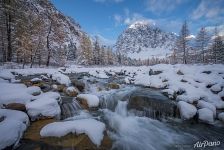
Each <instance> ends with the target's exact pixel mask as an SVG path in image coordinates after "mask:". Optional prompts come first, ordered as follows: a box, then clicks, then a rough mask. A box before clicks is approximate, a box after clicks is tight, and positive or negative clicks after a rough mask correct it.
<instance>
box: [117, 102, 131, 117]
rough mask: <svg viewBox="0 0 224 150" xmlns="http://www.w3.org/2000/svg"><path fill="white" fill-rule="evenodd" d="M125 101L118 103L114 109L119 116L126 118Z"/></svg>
mask: <svg viewBox="0 0 224 150" xmlns="http://www.w3.org/2000/svg"><path fill="white" fill-rule="evenodd" d="M127 104H128V103H127V101H118V104H117V106H116V108H115V112H116V113H117V114H119V115H120V116H123V117H125V116H127V115H128V111H127Z"/></svg>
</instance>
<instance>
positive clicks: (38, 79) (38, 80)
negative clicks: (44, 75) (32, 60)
mask: <svg viewBox="0 0 224 150" xmlns="http://www.w3.org/2000/svg"><path fill="white" fill-rule="evenodd" d="M30 81H31V82H32V83H33V84H37V83H40V82H41V81H42V79H40V78H33V79H31V80H30Z"/></svg>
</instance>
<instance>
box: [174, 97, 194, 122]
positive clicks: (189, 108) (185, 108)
mask: <svg viewBox="0 0 224 150" xmlns="http://www.w3.org/2000/svg"><path fill="white" fill-rule="evenodd" d="M177 106H178V108H179V110H180V116H181V118H182V119H183V120H188V119H191V118H193V117H194V116H195V115H196V113H197V109H196V107H195V106H194V105H192V104H189V103H187V102H184V101H179V102H178V103H177Z"/></svg>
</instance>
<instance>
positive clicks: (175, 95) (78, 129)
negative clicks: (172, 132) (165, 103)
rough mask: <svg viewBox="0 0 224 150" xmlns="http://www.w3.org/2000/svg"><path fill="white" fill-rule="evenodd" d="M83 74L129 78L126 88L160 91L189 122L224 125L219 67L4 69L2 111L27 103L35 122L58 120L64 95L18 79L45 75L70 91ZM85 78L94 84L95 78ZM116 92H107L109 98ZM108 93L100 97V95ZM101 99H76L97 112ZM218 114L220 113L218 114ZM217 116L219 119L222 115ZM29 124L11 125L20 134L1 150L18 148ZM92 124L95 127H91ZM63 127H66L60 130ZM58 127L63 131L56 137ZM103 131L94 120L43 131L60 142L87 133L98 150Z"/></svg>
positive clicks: (0, 73)
mask: <svg viewBox="0 0 224 150" xmlns="http://www.w3.org/2000/svg"><path fill="white" fill-rule="evenodd" d="M82 72H85V73H88V74H89V75H90V76H93V77H96V78H101V79H105V80H107V79H108V78H110V76H119V75H121V76H123V77H124V82H126V84H135V85H141V86H146V87H152V88H159V89H161V91H162V92H163V93H164V94H165V95H167V96H168V97H170V98H171V99H173V100H174V101H175V102H177V105H178V108H179V110H180V115H181V117H182V119H184V120H186V119H191V118H193V117H194V116H195V115H198V118H199V120H200V121H202V122H205V123H209V124H213V123H214V120H216V119H219V120H221V121H223V120H224V119H223V118H224V117H223V116H224V115H223V112H221V111H222V110H221V109H223V108H224V101H223V98H224V65H219V64H217V65H180V64H178V65H167V64H159V65H154V66H138V67H131V66H109V67H83V66H76V65H69V66H67V67H65V68H32V69H1V70H0V89H1V90H0V106H1V107H3V105H5V104H10V103H21V104H24V105H25V107H26V110H27V114H28V115H29V116H30V117H31V118H33V119H35V118H37V117H39V116H44V117H45V116H46V117H54V116H57V115H59V114H60V112H61V109H60V107H59V103H60V95H59V93H57V92H45V93H44V92H42V91H41V90H40V88H39V87H34V86H31V87H27V86H26V85H25V84H22V83H19V80H16V78H15V77H16V76H17V75H18V74H20V75H23V76H27V75H36V74H46V76H44V78H52V79H53V80H55V81H56V82H57V83H58V84H64V85H65V86H66V87H67V89H68V88H69V89H72V88H73V87H72V86H73V85H72V82H71V80H70V79H69V77H68V76H67V74H69V73H82ZM86 78H88V79H90V78H91V77H86ZM31 81H32V82H38V81H39V80H38V79H37V78H36V79H35V78H34V79H33V80H31ZM122 86H123V85H122ZM71 87H72V88H71ZM111 91H113V90H111ZM111 91H103V92H104V93H107V92H111ZM89 92H90V93H89ZM98 92H99V91H98ZM103 92H101V94H102V93H103ZM113 92H116V90H114V91H113ZM34 93H35V94H34ZM97 96H99V95H98V94H97V92H96V90H95V93H91V91H87V92H86V91H85V93H81V94H79V95H78V96H77V97H80V98H83V99H85V100H86V101H87V104H88V105H89V106H90V107H96V106H98V105H99V103H100V100H99V98H98V97H97ZM218 109H219V111H217V110H218ZM5 111H8V110H3V109H1V111H0V117H1V116H4V117H5V116H6V118H5V119H4V120H3V121H1V122H0V126H3V127H4V128H5V129H8V127H7V125H8V124H9V123H10V121H12V120H13V119H11V120H10V119H9V118H10V117H7V116H8V115H5V114H6V113H5ZM116 111H117V112H119V114H120V115H121V116H126V115H127V114H126V113H127V111H126V110H116ZM217 112H218V113H219V114H217ZM220 112H221V113H220ZM10 113H12V114H15V112H14V111H12V112H11V111H10ZM25 115H26V114H25ZM11 116H13V115H11ZM15 117H16V115H15ZM18 118H19V117H18ZM23 118H26V117H23ZM115 119H116V118H115ZM125 119H128V118H125ZM16 120H17V119H15V120H14V121H16ZM25 120H26V119H25ZM27 122H28V121H27V120H26V123H25V125H24V123H23V121H22V122H21V121H20V120H19V121H18V122H17V123H15V124H13V125H11V126H10V125H8V126H9V127H10V128H12V130H11V131H15V132H16V133H18V134H19V135H12V134H9V137H8V140H7V142H4V143H6V144H4V145H3V144H0V146H1V147H5V146H9V145H12V144H14V143H16V142H17V141H18V139H19V138H20V137H21V135H22V133H23V131H25V129H26V125H27ZM115 123H116V122H115ZM90 124H91V126H89V125H90ZM20 126H23V127H20ZM61 126H63V127H65V128H60V127H61ZM114 126H116V124H114ZM124 127H125V125H124ZM17 128H18V129H17ZM55 128H57V129H58V130H57V131H56V132H55ZM1 129H3V128H2V127H1V128H0V132H2V133H4V132H6V131H5V130H1ZM93 129H97V132H95V131H93ZM104 130H105V125H104V124H103V123H101V122H99V121H97V120H94V119H93V118H92V119H91V118H85V119H81V120H80V119H78V120H67V121H65V122H55V123H52V124H49V125H47V126H45V127H44V128H43V129H42V131H41V135H42V136H58V137H60V136H64V135H66V134H67V133H70V132H73V133H77V134H80V133H85V134H87V135H88V136H89V138H90V139H91V140H92V142H93V143H94V144H96V145H98V146H99V145H100V142H101V140H102V138H103V131H104ZM122 132H123V131H122ZM124 134H126V133H124ZM96 137H97V138H96ZM3 140H4V139H0V141H3ZM0 143H1V142H0ZM1 147H0V148H1Z"/></svg>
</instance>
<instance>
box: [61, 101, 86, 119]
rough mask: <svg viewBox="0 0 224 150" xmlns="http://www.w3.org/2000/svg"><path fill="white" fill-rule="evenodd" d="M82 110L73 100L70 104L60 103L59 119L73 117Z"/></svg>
mask: <svg viewBox="0 0 224 150" xmlns="http://www.w3.org/2000/svg"><path fill="white" fill-rule="evenodd" d="M80 109H82V108H81V106H80V104H79V102H78V101H77V100H76V99H73V101H71V102H67V103H62V105H61V119H66V118H69V117H73V116H74V115H75V114H77V112H78V111H79V110H80Z"/></svg>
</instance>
